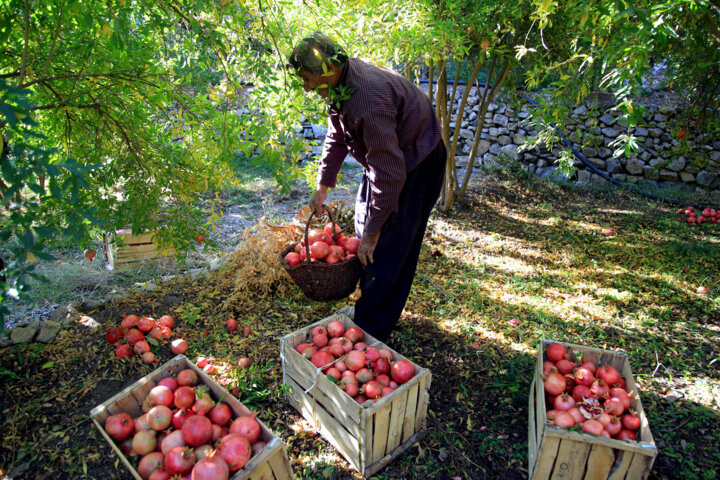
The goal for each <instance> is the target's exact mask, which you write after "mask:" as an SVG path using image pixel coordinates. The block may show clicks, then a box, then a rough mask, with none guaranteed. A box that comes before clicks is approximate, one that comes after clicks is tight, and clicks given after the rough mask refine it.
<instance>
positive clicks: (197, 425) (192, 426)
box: [181, 415, 212, 458]
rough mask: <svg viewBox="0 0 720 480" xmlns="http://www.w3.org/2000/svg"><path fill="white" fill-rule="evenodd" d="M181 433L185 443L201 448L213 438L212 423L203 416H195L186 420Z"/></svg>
mask: <svg viewBox="0 0 720 480" xmlns="http://www.w3.org/2000/svg"><path fill="white" fill-rule="evenodd" d="M181 432H182V436H183V439H185V443H187V444H188V445H190V446H191V447H199V446H200V445H202V444H203V443H208V442H209V441H210V439H211V438H212V422H211V421H210V419H208V418H207V417H203V416H202V415H193V416H192V417H190V418H188V419H186V420H185V423H183V426H182V429H181ZM193 458H195V456H194V455H193Z"/></svg>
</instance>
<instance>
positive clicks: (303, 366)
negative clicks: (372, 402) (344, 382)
mask: <svg viewBox="0 0 720 480" xmlns="http://www.w3.org/2000/svg"><path fill="white" fill-rule="evenodd" d="M284 366H285V375H286V376H290V377H292V378H293V380H295V381H296V382H297V383H298V385H300V386H301V387H303V389H304V390H307V389H308V388H310V387H311V386H312V385H313V384H314V383H315V384H316V385H317V387H318V388H316V389H315V390H314V391H313V392H314V394H315V395H316V396H318V400H319V401H320V402H321V403H322V404H323V405H325V406H326V407H328V408H329V409H330V413H332V414H333V415H335V416H336V417H341V416H342V417H346V418H343V419H342V420H341V421H342V422H343V424H345V423H346V422H347V424H346V428H347V429H348V430H353V429H354V430H357V427H358V425H359V423H360V410H361V408H362V407H360V405H359V404H358V403H357V402H356V401H355V399H353V398H352V397H351V396H350V395H348V394H347V393H345V391H344V390H343V389H342V388H340V386H338V385H337V384H335V383H333V382H331V381H330V380H328V378H327V376H326V375H325V374H322V373H320V374H318V371H317V368H316V367H315V365H313V364H312V363H311V362H309V361H308V359H307V358H305V357H303V356H302V355H300V354H299V353H297V352H296V351H295V349H294V348H291V349H289V350H286V352H285V364H284Z"/></svg>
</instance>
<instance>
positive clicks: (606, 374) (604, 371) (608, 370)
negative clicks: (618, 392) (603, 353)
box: [595, 363, 620, 385]
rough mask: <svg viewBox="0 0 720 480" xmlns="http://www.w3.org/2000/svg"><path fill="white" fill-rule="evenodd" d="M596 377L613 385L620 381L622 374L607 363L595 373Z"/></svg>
mask: <svg viewBox="0 0 720 480" xmlns="http://www.w3.org/2000/svg"><path fill="white" fill-rule="evenodd" d="M595 377H596V378H599V379H600V380H602V381H604V382H605V383H607V384H608V385H613V384H615V383H617V382H618V380H620V372H618V371H617V369H615V367H613V366H612V365H610V364H609V363H606V364H605V365H603V366H602V367H600V368H598V369H597V371H596V372H595Z"/></svg>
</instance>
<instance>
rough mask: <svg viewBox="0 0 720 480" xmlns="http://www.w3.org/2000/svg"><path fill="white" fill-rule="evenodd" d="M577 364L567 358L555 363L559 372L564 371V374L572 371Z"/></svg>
mask: <svg viewBox="0 0 720 480" xmlns="http://www.w3.org/2000/svg"><path fill="white" fill-rule="evenodd" d="M554 345H556V344H554ZM576 366H577V365H575V364H574V363H573V362H571V361H570V360H568V359H567V358H561V359H560V360H558V361H557V363H556V364H555V367H556V368H557V369H558V372H560V373H562V374H563V375H567V374H568V373H572V371H573V370H574V369H575V367H576Z"/></svg>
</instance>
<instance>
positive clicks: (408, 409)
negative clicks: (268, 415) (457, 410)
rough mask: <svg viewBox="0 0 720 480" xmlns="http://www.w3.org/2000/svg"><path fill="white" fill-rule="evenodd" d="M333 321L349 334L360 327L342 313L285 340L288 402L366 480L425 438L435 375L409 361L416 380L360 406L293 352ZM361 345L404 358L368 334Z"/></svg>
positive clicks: (285, 377)
mask: <svg viewBox="0 0 720 480" xmlns="http://www.w3.org/2000/svg"><path fill="white" fill-rule="evenodd" d="M333 320H339V321H340V322H342V324H343V325H345V328H346V329H348V328H351V327H356V326H357V325H355V324H354V323H353V321H352V320H351V319H350V318H348V317H347V316H345V315H342V314H339V315H333V316H331V317H327V318H325V319H323V320H320V321H319V322H316V323H314V324H312V325H310V326H308V327H305V328H303V329H301V330H298V331H296V332H294V333H291V334H289V335H287V336H285V337H283V339H282V342H281V354H282V363H283V376H284V378H283V383H284V384H285V385H287V386H288V387H289V388H290V390H289V393H288V394H287V399H288V401H289V403H290V404H291V405H292V406H293V407H295V408H296V409H297V410H298V411H299V412H300V413H301V414H302V415H303V417H305V419H306V420H308V421H310V422H313V423H314V424H315V425H316V426H317V427H318V429H319V432H320V434H321V435H322V436H323V437H325V438H326V439H327V440H328V441H329V442H330V443H331V444H332V445H333V446H334V447H335V448H336V449H337V450H338V451H339V452H340V453H341V454H342V456H343V457H345V459H346V460H347V461H348V462H349V463H350V464H351V465H352V466H353V467H354V468H355V469H357V470H358V471H359V472H360V473H361V474H362V475H363V476H370V475H372V474H373V473H375V472H377V471H378V470H380V469H381V468H383V467H385V466H386V465H387V464H389V463H390V462H391V461H393V460H394V459H395V458H397V457H398V456H399V455H400V454H402V453H403V452H404V451H406V450H407V449H408V448H410V447H411V446H412V444H413V443H414V442H416V441H417V440H419V439H421V438H422V437H423V436H424V435H425V428H426V426H425V420H426V415H427V406H428V401H429V399H430V395H429V393H428V392H429V390H430V381H431V377H432V376H431V374H430V371H429V370H428V369H426V368H422V367H419V366H418V365H416V364H415V363H413V362H411V363H413V366H414V367H415V376H414V377H413V378H411V379H410V380H409V381H408V382H407V383H405V384H404V385H401V386H400V387H398V388H397V389H396V390H395V392H393V393H392V394H391V395H388V396H387V397H383V398H381V399H380V400H378V401H377V403H373V402H372V401H368V402H365V403H364V404H363V405H359V404H358V403H357V402H356V401H355V400H354V399H353V398H351V397H350V396H349V395H348V394H346V393H345V392H344V391H343V390H342V389H341V388H340V387H338V385H336V384H335V383H333V382H332V381H330V380H328V378H327V377H326V376H325V375H324V374H322V373H321V372H320V371H319V370H318V369H317V368H315V366H314V365H313V364H312V363H311V362H310V361H308V359H306V358H304V357H303V356H302V355H300V354H299V353H298V352H297V351H296V350H295V347H296V346H297V345H298V344H300V343H303V342H307V341H308V340H309V339H310V332H311V330H312V329H313V328H314V327H315V326H317V325H323V326H324V325H327V324H328V323H330V322H331V321H333ZM363 341H364V342H366V343H367V344H368V345H373V344H377V345H378V346H382V347H385V348H388V349H389V350H391V351H392V353H393V356H394V358H395V360H400V359H406V358H405V357H404V356H402V355H400V354H399V353H397V352H395V351H393V350H392V349H390V348H389V347H387V346H385V345H384V344H382V343H381V342H379V341H378V340H377V339H376V338H374V337H372V336H371V335H368V334H367V333H366V334H365V338H364V339H363ZM406 360H407V359H406Z"/></svg>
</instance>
